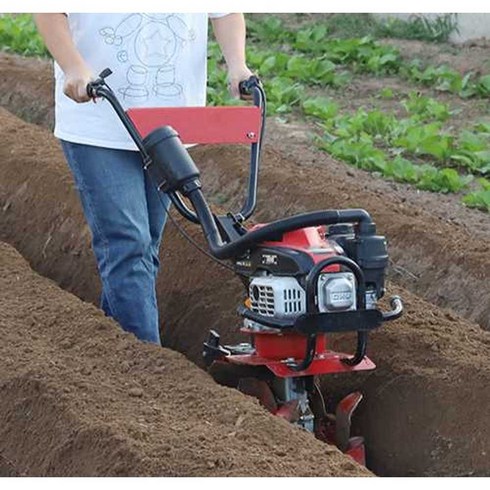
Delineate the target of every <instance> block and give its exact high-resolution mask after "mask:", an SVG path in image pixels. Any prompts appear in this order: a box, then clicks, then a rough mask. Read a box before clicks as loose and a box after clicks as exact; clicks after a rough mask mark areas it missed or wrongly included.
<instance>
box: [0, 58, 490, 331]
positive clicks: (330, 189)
mask: <svg viewBox="0 0 490 490" xmlns="http://www.w3.org/2000/svg"><path fill="white" fill-rule="evenodd" d="M463 59H464V56H463ZM52 92H53V88H52V66H51V63H50V62H47V61H44V60H35V59H25V58H22V57H19V56H14V55H9V54H4V53H0V105H3V106H4V107H6V108H8V109H9V110H10V111H12V112H15V113H16V114H17V115H18V116H20V117H22V118H23V119H25V120H28V121H32V122H35V123H37V124H41V125H43V126H45V127H46V126H50V125H51V124H52V116H53V109H52V106H53V95H52ZM2 122H3V121H2ZM268 126H269V129H268V131H267V137H266V140H267V142H270V144H268V145H266V152H265V155H264V158H263V165H262V170H261V183H260V189H259V192H260V195H259V209H258V212H257V214H256V217H257V218H258V219H260V220H266V221H267V220H271V219H274V218H277V217H282V216H284V215H285V214H292V213H296V212H301V211H304V210H310V209H318V208H322V207H323V208H346V207H363V208H364V209H367V210H368V211H369V212H370V213H371V214H372V215H373V217H374V218H375V220H376V222H377V224H378V230H379V231H380V233H383V234H385V235H386V236H387V237H388V240H389V244H390V257H391V261H392V267H391V271H390V274H391V279H392V280H393V281H394V282H396V283H397V284H400V285H402V286H404V287H406V288H408V289H410V290H411V291H413V292H415V293H416V294H418V295H420V296H423V297H424V298H425V299H427V300H428V301H430V302H433V303H435V304H437V305H439V306H442V307H450V308H452V309H453V310H454V311H456V312H457V313H459V314H461V315H463V316H465V317H466V318H469V319H470V320H472V321H475V322H477V323H478V324H480V325H481V326H482V327H484V328H487V329H489V328H490V289H489V287H488V281H487V280H486V278H488V277H489V276H490V245H489V243H490V216H488V215H485V214H484V213H481V212H478V211H472V210H468V209H465V208H463V207H462V206H461V205H459V204H458V203H457V202H453V201H454V199H451V196H443V195H440V194H436V195H434V194H431V193H427V192H419V191H417V190H414V189H410V188H409V187H408V186H403V185H400V184H394V183H392V182H387V181H382V180H380V179H377V178H375V177H373V176H371V175H369V174H367V173H365V172H363V171H360V170H357V169H355V168H348V167H346V166H345V165H344V164H339V163H338V162H335V161H334V160H332V159H331V158H330V157H328V155H326V154H324V153H321V152H319V151H316V150H314V148H313V145H312V143H311V141H310V139H309V137H308V136H307V133H306V131H305V127H300V126H298V125H294V124H289V125H285V124H279V123H278V122H277V121H275V120H271V121H269V122H268ZM26 131H27V134H28V133H29V130H24V132H23V133H22V134H23V135H25V134H26ZM20 138H22V136H19V139H20ZM11 141H12V144H17V141H16V140H15V137H14V139H13V140H11ZM38 154H39V158H43V151H42V150H41V151H40V152H38ZM193 154H194V155H195V158H196V161H197V162H198V164H199V166H200V168H201V170H202V174H203V178H204V181H205V184H206V190H207V192H208V194H209V195H211V196H214V197H215V198H216V200H218V201H220V202H226V204H225V207H227V206H228V205H229V204H231V203H232V202H233V201H235V202H236V200H237V196H240V195H241V192H242V188H243V186H242V182H243V181H244V180H243V179H244V172H245V171H246V164H247V160H248V156H247V151H246V150H244V149H237V148H230V147H221V148H212V147H207V148H197V149H194V150H193ZM46 155H47V156H46V159H47V158H49V156H50V153H49V151H48V153H46ZM43 161H45V160H43ZM19 192H22V191H19ZM452 197H454V196H452ZM262 203H263V204H262ZM48 238H49V237H47V239H48ZM63 272H65V271H63ZM64 277H65V278H66V277H67V276H66V274H64Z"/></svg>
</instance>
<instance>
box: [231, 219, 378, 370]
mask: <svg viewBox="0 0 490 490" xmlns="http://www.w3.org/2000/svg"><path fill="white" fill-rule="evenodd" d="M262 226H264V225H263V224H258V225H255V226H254V227H252V228H251V231H253V230H256V229H259V228H261V227H262ZM324 236H325V228H324V227H323V226H319V227H308V228H302V229H299V230H294V231H291V232H287V233H284V235H283V236H282V238H281V241H278V242H273V241H270V242H264V243H263V244H262V245H264V246H269V247H272V248H290V249H294V250H300V251H303V252H305V253H307V254H308V255H310V257H311V258H312V259H313V261H314V263H318V262H319V261H320V260H323V259H325V258H327V257H330V256H335V255H337V254H338V251H337V250H336V249H335V248H334V247H333V246H332V245H331V244H330V243H329V242H328V240H326V239H325V238H324ZM339 270H340V266H339V265H331V266H328V267H326V268H325V271H326V272H338V271H339ZM241 331H242V332H243V333H246V334H249V335H250V336H251V337H252V340H253V342H252V345H253V346H254V348H255V353H254V354H251V355H231V356H228V357H227V358H226V360H227V361H228V362H231V363H234V364H248V365H252V366H266V367H267V368H269V369H270V370H271V371H272V372H273V373H274V374H275V375H276V376H279V377H281V378H287V377H291V376H311V375H316V374H331V373H343V372H351V371H366V370H371V369H374V368H375V367H376V365H375V364H374V363H373V362H372V361H371V360H370V359H369V358H368V357H365V358H364V359H363V360H362V361H361V362H360V363H359V364H357V365H355V366H349V365H348V364H345V363H344V362H343V361H342V359H345V358H346V357H349V356H348V355H347V354H344V353H340V352H334V351H331V350H329V349H328V345H327V335H326V334H318V335H317V336H316V346H315V357H314V358H313V361H312V363H311V364H310V366H309V367H308V368H307V369H305V370H303V371H294V370H292V369H290V368H289V367H288V365H287V360H291V359H294V360H295V362H297V361H298V360H301V359H303V358H304V356H305V352H306V342H307V338H306V336H305V335H301V334H299V333H297V332H283V333H277V332H270V331H264V332H257V331H255V330H251V329H248V328H242V329H241Z"/></svg>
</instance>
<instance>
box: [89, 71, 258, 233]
mask: <svg viewBox="0 0 490 490" xmlns="http://www.w3.org/2000/svg"><path fill="white" fill-rule="evenodd" d="M111 74H112V70H111V69H110V68H106V69H104V70H103V71H102V72H101V73H100V74H99V76H98V78H97V79H96V80H94V81H93V82H90V83H88V84H87V94H88V96H89V97H90V98H94V99H95V98H97V97H102V98H104V99H106V100H107V101H108V102H109V103H110V104H111V105H112V107H113V109H114V110H115V112H116V114H117V115H118V117H119V119H120V120H121V122H122V123H123V125H124V127H125V128H126V130H127V131H128V133H129V135H130V136H131V138H132V140H133V141H134V142H135V144H136V146H137V148H138V150H139V151H140V153H141V155H142V158H143V165H144V168H145V170H146V169H147V167H148V166H149V165H150V163H151V158H150V156H149V154H148V151H147V148H146V147H145V144H144V141H143V139H142V137H141V135H140V133H139V132H138V130H137V128H136V127H135V125H134V124H133V122H132V120H131V118H130V117H129V116H128V115H127V114H126V111H125V110H124V109H123V107H122V106H121V104H120V102H119V100H118V99H117V97H116V95H115V94H114V92H113V91H112V90H111V88H110V87H109V86H108V85H107V83H106V81H105V79H106V78H107V77H108V76H110V75H111ZM239 91H240V95H241V97H242V98H245V97H246V96H247V95H250V94H251V95H252V98H253V103H254V105H255V106H256V107H258V108H259V109H260V112H261V128H260V134H259V138H258V141H257V142H256V143H253V144H252V145H251V156H250V172H249V179H248V186H247V194H246V199H245V203H244V204H243V206H242V208H241V209H240V211H239V212H238V213H230V215H231V216H233V218H234V220H235V222H237V223H242V222H244V221H246V220H247V219H248V218H250V216H252V214H253V212H254V211H255V207H256V204H257V189H258V175H259V166H260V154H261V149H262V139H263V136H264V131H265V114H266V98H265V92H264V89H263V87H262V84H261V82H260V80H259V79H258V78H257V77H256V76H251V77H250V78H249V79H247V80H243V81H241V82H240V83H239ZM168 194H169V196H170V199H171V200H172V203H173V204H174V205H175V207H176V208H177V210H178V212H179V213H180V214H181V215H182V216H183V217H184V218H186V219H187V220H189V221H191V222H193V223H196V224H198V223H199V218H198V216H197V215H196V213H195V212H194V211H192V210H191V209H189V208H188V207H187V205H186V204H185V203H184V201H183V200H182V198H181V196H180V195H179V192H178V191H170V192H168Z"/></svg>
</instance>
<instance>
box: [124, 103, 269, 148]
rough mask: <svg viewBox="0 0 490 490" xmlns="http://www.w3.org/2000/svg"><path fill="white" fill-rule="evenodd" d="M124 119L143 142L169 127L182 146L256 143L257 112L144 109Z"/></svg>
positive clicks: (235, 108)
mask: <svg viewBox="0 0 490 490" xmlns="http://www.w3.org/2000/svg"><path fill="white" fill-rule="evenodd" d="M127 115H128V116H129V117H130V119H131V120H132V121H133V123H134V125H135V126H136V128H137V129H138V131H139V133H140V134H141V136H142V137H143V138H144V137H145V136H147V135H148V134H149V133H151V131H153V130H154V129H156V128H158V127H161V126H172V127H173V128H174V129H175V130H176V131H177V133H179V136H180V139H181V140H182V142H184V143H203V144H206V143H209V144H211V143H221V144H225V143H246V144H252V143H257V142H258V140H259V136H260V129H261V125H262V121H261V109H260V108H259V107H257V106H230V107H145V108H137V109H128V111H127Z"/></svg>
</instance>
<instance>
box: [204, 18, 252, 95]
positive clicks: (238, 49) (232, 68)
mask: <svg viewBox="0 0 490 490" xmlns="http://www.w3.org/2000/svg"><path fill="white" fill-rule="evenodd" d="M211 23H212V25H213V31H214V35H215V37H216V40H217V41H218V44H219V46H220V48H221V51H222V53H223V56H224V58H225V61H226V66H227V67H228V83H229V87H230V93H231V95H232V96H233V97H239V95H240V94H239V90H238V84H239V83H240V82H241V81H243V80H246V79H247V78H249V77H251V76H252V75H253V73H252V72H251V71H250V70H249V69H248V67H247V63H246V61H245V34H246V30H245V18H244V17H243V14H229V15H225V16H224V17H218V18H216V19H211Z"/></svg>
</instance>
